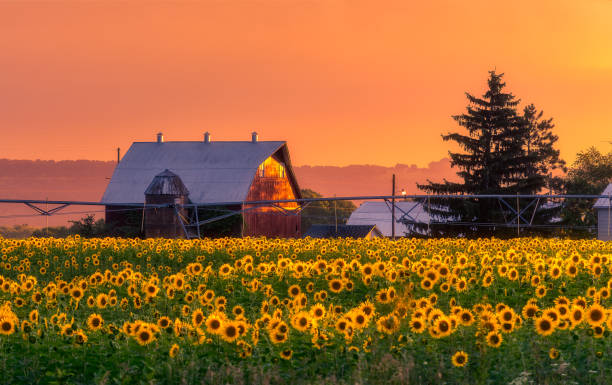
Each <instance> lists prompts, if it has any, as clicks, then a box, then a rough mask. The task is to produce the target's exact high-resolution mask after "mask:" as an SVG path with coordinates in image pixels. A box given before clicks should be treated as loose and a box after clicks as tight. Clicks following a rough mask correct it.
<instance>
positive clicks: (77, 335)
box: [74, 329, 88, 345]
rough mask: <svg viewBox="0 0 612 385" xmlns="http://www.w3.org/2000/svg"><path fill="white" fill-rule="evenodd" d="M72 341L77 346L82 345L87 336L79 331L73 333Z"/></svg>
mask: <svg viewBox="0 0 612 385" xmlns="http://www.w3.org/2000/svg"><path fill="white" fill-rule="evenodd" d="M74 340H75V341H76V343H77V344H79V345H83V344H84V343H85V342H87V340H88V338H87V334H85V332H84V331H83V330H81V329H79V330H77V331H76V332H74Z"/></svg>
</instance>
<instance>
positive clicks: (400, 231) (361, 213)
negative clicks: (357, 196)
mask: <svg viewBox="0 0 612 385" xmlns="http://www.w3.org/2000/svg"><path fill="white" fill-rule="evenodd" d="M391 208H392V206H391V203H387V202H384V201H367V202H363V203H362V204H361V205H360V206H359V207H358V208H357V209H356V210H355V211H353V212H352V213H351V216H350V217H349V219H348V221H347V222H346V224H347V225H370V224H373V225H376V227H377V228H378V230H380V232H381V233H382V235H383V236H385V237H390V236H391V217H392V214H391ZM404 219H405V220H407V221H409V222H416V223H427V222H428V221H429V214H428V213H427V211H425V209H424V207H423V205H422V204H420V203H418V202H409V201H395V235H396V236H398V237H405V236H407V235H410V234H414V232H415V230H414V229H412V226H409V225H408V226H407V225H406V224H405V222H404V221H403V220H404ZM416 232H418V231H416ZM418 233H421V232H418Z"/></svg>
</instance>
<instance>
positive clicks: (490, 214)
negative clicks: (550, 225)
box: [417, 71, 564, 237]
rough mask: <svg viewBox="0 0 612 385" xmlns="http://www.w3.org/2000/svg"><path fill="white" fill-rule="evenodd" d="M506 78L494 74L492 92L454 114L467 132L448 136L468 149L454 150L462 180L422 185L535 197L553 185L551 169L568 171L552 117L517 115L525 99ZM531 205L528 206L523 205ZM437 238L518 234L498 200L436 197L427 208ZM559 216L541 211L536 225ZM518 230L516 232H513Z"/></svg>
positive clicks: (529, 112) (440, 190) (530, 112)
mask: <svg viewBox="0 0 612 385" xmlns="http://www.w3.org/2000/svg"><path fill="white" fill-rule="evenodd" d="M502 78H503V74H497V73H496V72H495V71H490V72H489V79H488V90H487V91H486V92H485V94H484V95H483V96H482V97H480V98H479V97H475V96H473V95H471V94H469V93H466V96H467V99H468V102H469V104H468V106H467V108H466V112H465V113H463V114H461V115H455V116H453V119H454V120H455V121H456V122H457V124H458V125H459V126H460V127H463V128H464V129H465V130H466V131H467V134H466V135H464V134H461V133H459V132H455V133H449V134H447V135H442V139H443V140H444V141H453V142H455V143H456V144H458V145H459V147H460V148H461V149H462V150H463V151H464V152H460V153H455V152H450V151H449V155H450V158H451V167H456V168H457V169H458V171H457V175H458V176H459V177H460V178H461V179H462V180H463V181H462V182H449V181H447V180H444V181H443V182H442V183H435V182H432V181H430V180H427V184H417V186H418V188H419V189H421V190H423V191H425V192H427V193H430V194H436V195H438V194H439V195H441V194H460V195H465V194H469V195H472V194H474V195H475V194H534V193H538V192H540V191H541V190H542V188H543V187H545V186H547V185H550V184H551V177H550V172H551V170H553V169H555V168H559V167H563V165H564V163H563V161H562V160H560V159H559V152H558V151H557V150H555V149H554V143H555V142H556V141H557V137H556V136H555V135H553V134H552V128H553V127H554V125H553V124H552V119H543V118H542V115H543V114H542V112H539V111H537V109H536V108H535V106H533V105H529V106H527V107H526V108H525V109H524V110H523V114H519V113H518V112H517V107H518V104H519V103H520V100H519V99H516V97H515V96H514V95H513V94H512V93H508V92H504V87H505V86H506V83H504V82H503V81H502ZM519 204H520V205H521V207H525V206H524V205H525V204H526V202H519ZM427 210H429V213H430V215H431V216H432V218H433V224H432V225H430V229H431V234H432V235H434V236H451V235H455V236H456V235H463V236H467V237H478V236H493V235H495V236H504V233H506V234H505V235H510V234H515V233H514V232H511V230H510V229H509V228H505V227H504V226H501V228H500V226H499V225H497V226H493V225H492V224H499V223H505V222H506V220H507V219H508V218H510V217H512V215H513V214H512V212H511V210H509V209H508V208H507V207H503V206H502V205H501V204H500V203H499V202H498V201H497V200H496V199H430V201H429V204H428V205H427ZM552 215H553V213H551V212H550V210H538V212H537V215H536V217H535V222H536V223H546V222H547V221H548V220H549V219H550V217H551V216H552ZM512 231H513V230H512Z"/></svg>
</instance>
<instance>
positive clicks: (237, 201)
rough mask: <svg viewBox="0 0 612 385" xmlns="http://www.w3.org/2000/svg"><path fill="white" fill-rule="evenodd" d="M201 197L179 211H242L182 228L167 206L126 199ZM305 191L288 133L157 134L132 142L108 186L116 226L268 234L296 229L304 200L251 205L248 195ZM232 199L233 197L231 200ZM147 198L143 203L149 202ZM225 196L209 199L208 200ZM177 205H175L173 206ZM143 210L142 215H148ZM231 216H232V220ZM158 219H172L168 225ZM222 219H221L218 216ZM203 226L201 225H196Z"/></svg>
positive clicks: (202, 215) (203, 214) (188, 214)
mask: <svg viewBox="0 0 612 385" xmlns="http://www.w3.org/2000/svg"><path fill="white" fill-rule="evenodd" d="M145 195H146V203H149V204H154V203H172V202H173V201H174V200H175V199H178V201H175V202H176V203H178V205H177V206H178V207H180V205H181V204H185V203H189V204H204V205H206V206H203V207H199V208H198V210H197V214H198V215H195V214H196V213H195V212H194V211H195V210H194V209H193V208H191V209H187V208H185V210H186V211H185V212H181V213H178V214H177V213H176V212H175V214H176V217H177V218H178V217H181V218H183V219H184V220H183V224H185V223H187V221H186V220H185V219H186V218H196V217H197V218H199V220H200V221H202V220H204V219H206V218H212V217H216V216H220V215H223V214H226V213H228V212H229V211H230V210H232V211H241V215H234V216H231V217H228V218H227V219H225V220H224V221H219V222H212V223H210V224H207V225H204V226H200V227H199V229H198V228H189V226H186V228H185V229H183V227H182V225H181V229H183V232H182V234H179V233H177V231H176V223H174V222H172V223H170V222H171V221H170V218H169V217H168V215H169V214H168V212H166V214H163V215H162V214H160V212H159V209H142V208H141V210H133V209H132V210H130V208H129V207H128V208H126V207H121V206H117V205H116V204H119V203H121V204H125V203H137V204H143V203H145ZM299 198H301V195H300V189H299V186H298V183H297V180H296V178H295V175H294V173H293V168H292V166H291V160H290V158H289V149H288V147H287V143H286V142H284V141H259V140H258V137H257V134H256V133H253V134H252V137H251V140H250V141H212V140H211V137H210V135H209V134H208V133H207V134H205V135H204V140H202V141H170V142H166V141H164V139H163V135H161V134H158V137H157V141H155V142H134V143H133V144H132V146H131V147H130V149H129V150H128V151H127V153H126V154H125V156H124V157H123V159H121V161H120V162H119V164H118V165H117V167H116V169H115V171H114V173H113V176H112V178H111V180H110V182H109V184H108V186H107V188H106V191H105V192H104V195H103V197H102V203H104V204H105V207H106V210H105V211H106V222H107V223H108V224H109V225H111V226H116V227H125V226H137V227H139V228H140V227H141V228H140V230H141V231H142V232H143V233H144V234H145V235H147V236H173V235H174V236H182V237H185V236H187V237H193V236H197V234H198V233H199V234H201V235H202V236H213V237H214V236H225V235H227V236H260V235H261V236H267V237H299V236H300V230H301V229H300V219H301V218H300V214H299V211H300V210H299V205H298V203H295V202H289V203H282V204H277V205H275V206H254V205H250V204H249V202H250V201H262V200H283V199H285V200H291V199H299ZM230 202H231V203H233V204H231V205H228V203H230ZM146 203H145V208H146ZM215 203H223V204H220V205H214V206H211V204H215ZM171 210H172V211H175V210H174V208H172V209H171ZM143 213H144V218H143ZM228 221H229V222H228ZM160 223H165V224H167V225H168V226H170V227H168V228H166V230H163V229H162V228H163V226H162V227H160ZM223 223H224V224H225V225H223V226H221V225H220V224H223ZM198 230H199V231H198Z"/></svg>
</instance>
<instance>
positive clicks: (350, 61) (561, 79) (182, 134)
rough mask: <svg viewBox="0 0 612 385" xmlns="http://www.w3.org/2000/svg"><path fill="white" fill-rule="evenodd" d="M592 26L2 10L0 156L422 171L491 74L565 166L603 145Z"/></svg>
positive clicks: (280, 6)
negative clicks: (212, 151)
mask: <svg viewBox="0 0 612 385" xmlns="http://www.w3.org/2000/svg"><path fill="white" fill-rule="evenodd" d="M382 4H384V5H382ZM610 20H612V1H609V0H580V1H576V0H572V1H563V0H551V1H543V0H538V1H517V0H513V1H511V2H499V1H490V0H483V1H469V0H462V1H459V0H457V1H415V2H412V1H407V0H401V1H340V0H322V1H290V0H269V1H263V0H261V1H202V2H182V3H179V2H171V1H158V2H149V1H134V2H111V1H99V2H82V1H62V2H60V1H55V2H46V1H41V2H21V1H15V2H2V3H0V130H1V131H0V132H1V135H2V138H1V140H0V158H16V159H37V158H40V159H56V160H59V159H99V160H110V159H114V157H115V148H116V147H118V146H119V147H121V148H122V151H123V152H125V151H126V150H127V148H128V147H129V145H130V143H131V142H132V141H147V140H154V136H155V133H157V132H158V131H163V132H164V134H165V136H166V138H167V140H200V139H201V136H202V132H204V131H210V132H211V133H212V135H213V140H214V139H218V140H238V139H241V140H242V139H243V140H248V139H249V138H250V132H251V131H253V130H256V131H258V132H259V134H260V139H261V140H287V141H288V142H289V147H290V149H291V154H292V159H293V162H294V163H295V164H298V165H301V164H310V165H347V164H379V165H394V164H396V163H405V164H413V163H414V164H417V165H419V166H425V165H427V164H428V163H429V162H431V161H435V160H438V159H440V158H442V157H444V156H446V153H447V150H448V145H449V144H448V143H445V142H443V141H442V140H441V138H440V134H441V133H445V132H447V131H449V130H454V129H456V126H455V124H454V122H453V121H452V120H451V118H450V115H452V114H457V113H461V112H462V111H463V110H464V108H465V105H466V99H465V96H464V91H469V92H472V93H477V94H480V93H481V92H482V91H483V88H484V86H485V82H486V77H487V71H488V70H490V69H493V68H497V70H498V71H500V72H505V73H506V81H507V83H508V86H509V89H510V90H511V91H513V92H514V93H515V94H516V95H517V96H519V97H520V98H521V99H522V100H523V101H524V102H533V103H535V104H536V106H537V107H539V108H541V109H543V110H544V112H545V114H546V116H552V117H554V118H555V122H556V124H557V128H556V133H557V134H558V135H559V137H560V140H559V142H558V147H559V148H560V149H561V153H562V156H563V157H564V158H565V159H566V160H568V161H570V162H571V161H572V160H573V159H574V157H575V153H576V152H577V151H579V150H582V149H585V148H586V147H588V146H590V145H595V146H597V147H598V148H600V149H601V150H602V151H608V150H610V145H609V144H607V143H605V142H603V141H604V140H612V109H611V106H612V99H611V98H610V96H609V93H610V90H612V22H610Z"/></svg>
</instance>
